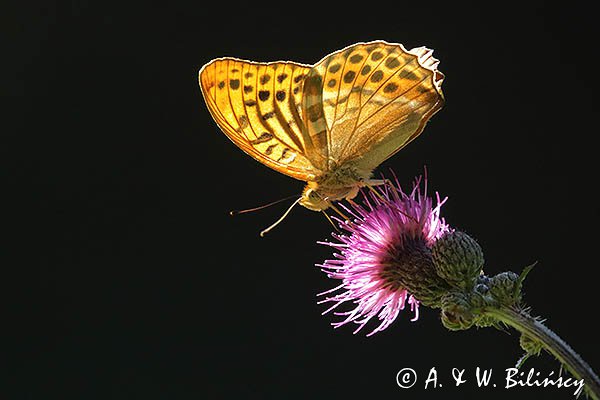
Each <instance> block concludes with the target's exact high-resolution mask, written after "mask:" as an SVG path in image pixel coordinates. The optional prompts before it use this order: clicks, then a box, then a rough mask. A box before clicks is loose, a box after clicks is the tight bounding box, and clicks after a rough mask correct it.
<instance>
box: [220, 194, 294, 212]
mask: <svg viewBox="0 0 600 400" xmlns="http://www.w3.org/2000/svg"><path fill="white" fill-rule="evenodd" d="M294 197H296V195H295V194H293V195H291V196H288V197H284V198H283V199H279V200H275V201H272V202H270V203H269V204H265V205H262V206H258V207H254V208H248V209H246V210H233V211H229V215H232V216H233V215H238V214H245V213H249V212H252V211H258V210H262V209H263V208H267V207H270V206H273V205H275V204H278V203H281V202H282V201H286V200H289V199H293V198H294Z"/></svg>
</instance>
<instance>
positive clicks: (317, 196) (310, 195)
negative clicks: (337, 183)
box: [300, 182, 360, 211]
mask: <svg viewBox="0 0 600 400" xmlns="http://www.w3.org/2000/svg"><path fill="white" fill-rule="evenodd" d="M359 189H360V185H358V184H356V185H352V186H346V187H337V188H331V187H327V186H321V185H319V184H317V183H316V182H309V183H308V184H307V185H306V186H305V187H304V191H303V192H302V197H301V198H300V205H302V206H303V207H306V208H308V209H309V210H312V211H324V210H326V209H328V208H329V207H331V202H333V201H336V200H342V199H353V198H354V197H356V195H357V194H358V191H359Z"/></svg>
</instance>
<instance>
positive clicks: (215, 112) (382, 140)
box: [199, 41, 444, 211]
mask: <svg viewBox="0 0 600 400" xmlns="http://www.w3.org/2000/svg"><path fill="white" fill-rule="evenodd" d="M431 53H432V51H431V50H429V49H427V48H425V47H419V48H415V49H412V50H406V49H405V48H404V47H403V46H402V45H400V44H393V43H387V42H384V41H373V42H367V43H357V44H354V45H351V46H348V47H346V48H344V49H342V50H339V51H336V52H334V53H332V54H330V55H328V56H326V57H324V58H323V59H322V60H321V61H319V62H318V63H316V64H315V65H305V64H299V63H294V62H289V61H281V62H271V63H257V62H251V61H245V60H240V59H236V58H230V57H225V58H219V59H215V60H213V61H211V62H209V63H208V64H206V65H205V66H204V67H202V69H201V70H200V73H199V81H200V87H201V90H202V94H203V96H204V99H205V101H206V104H207V106H208V109H209V111H210V112H211V115H212V116H213V118H214V119H215V121H216V122H217V124H218V125H219V127H220V128H221V129H222V130H223V132H224V133H225V134H226V135H227V136H228V137H229V139H231V140H232V141H233V142H234V143H235V144H236V145H237V146H238V147H240V148H241V149H242V150H243V151H244V152H246V153H247V154H249V155H250V156H252V157H253V158H255V159H256V160H257V161H259V162H261V163H263V164H265V165H266V166H268V167H270V168H272V169H274V170H276V171H278V172H281V173H283V174H286V175H288V176H290V177H293V178H295V179H299V180H302V181H305V182H306V183H307V184H306V186H305V188H304V190H303V192H302V196H301V198H300V199H299V203H300V204H301V205H303V206H304V207H306V208H308V209H310V210H315V211H322V210H325V209H327V208H328V207H330V206H331V204H332V202H335V201H337V200H341V199H351V198H353V197H354V196H356V194H357V193H358V191H359V189H360V188H361V187H364V186H366V185H371V184H376V183H377V182H378V181H374V180H371V174H372V171H373V170H374V169H375V168H376V167H377V166H378V165H379V164H380V163H382V162H383V161H384V160H386V159H387V158H389V157H391V156H392V155H393V154H395V153H396V152H397V151H399V150H400V149H402V148H403V147H404V146H406V145H407V144H408V143H410V142H411V141H412V140H413V139H414V138H416V137H417V136H418V135H419V134H420V133H421V131H422V130H423V128H424V126H425V124H426V123H427V121H428V120H429V118H431V116H432V115H433V114H435V113H436V112H437V111H438V110H439V109H440V108H441V107H442V105H443V101H444V98H443V94H442V91H441V84H442V81H443V78H444V76H443V74H442V73H440V72H439V71H438V70H437V65H438V60H436V59H435V58H433V57H432V56H431Z"/></svg>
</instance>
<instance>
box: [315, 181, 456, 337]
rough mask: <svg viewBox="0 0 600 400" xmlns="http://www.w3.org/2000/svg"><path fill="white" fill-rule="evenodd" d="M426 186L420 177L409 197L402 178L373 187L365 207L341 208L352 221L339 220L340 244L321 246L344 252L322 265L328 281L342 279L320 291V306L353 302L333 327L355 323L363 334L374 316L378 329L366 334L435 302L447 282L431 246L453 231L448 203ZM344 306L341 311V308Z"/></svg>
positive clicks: (335, 306) (383, 327)
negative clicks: (445, 211)
mask: <svg viewBox="0 0 600 400" xmlns="http://www.w3.org/2000/svg"><path fill="white" fill-rule="evenodd" d="M423 181H424V188H423V189H422V188H421V178H417V180H416V181H415V183H414V185H413V189H412V191H411V192H410V193H408V194H407V193H405V192H404V191H402V189H401V187H400V184H399V183H398V180H397V179H395V182H390V181H386V183H385V184H383V185H381V186H378V187H375V188H370V191H368V192H367V193H366V194H365V193H363V194H364V200H363V202H362V205H360V204H357V203H355V202H353V201H349V206H345V205H344V204H340V206H341V207H342V208H343V209H344V210H345V211H346V212H347V213H349V214H350V215H351V218H350V220H342V219H339V218H336V221H337V223H338V224H339V227H340V229H341V230H342V231H343V233H341V234H333V236H334V238H335V239H337V240H338V241H339V242H338V243H332V242H320V243H322V244H325V245H328V246H331V247H333V248H335V249H337V250H338V251H339V253H338V254H334V257H335V259H333V260H327V261H325V262H324V263H323V264H319V265H318V266H319V267H321V269H322V271H323V272H325V273H326V274H327V276H328V277H329V278H332V279H339V280H340V281H341V283H340V284H339V285H338V286H336V287H335V288H333V289H331V290H329V291H326V292H324V293H321V294H320V296H324V298H323V299H322V300H321V301H320V302H319V303H331V304H332V305H331V307H329V308H328V309H327V310H326V311H325V312H323V314H325V313H328V312H330V311H332V310H334V309H336V310H340V308H343V306H342V305H344V304H346V303H351V304H352V305H353V306H354V307H353V308H351V309H350V310H348V311H338V312H335V314H336V315H338V316H342V317H343V319H342V320H341V321H339V322H334V323H333V324H332V325H333V326H334V327H339V326H342V325H345V324H347V323H350V322H353V323H356V324H358V325H359V326H358V328H357V329H356V330H355V331H354V333H357V332H358V331H360V330H361V329H362V328H363V327H364V326H365V325H366V324H367V323H368V322H369V321H370V320H371V319H372V318H373V317H375V316H377V318H378V319H379V321H380V322H379V325H378V326H377V327H376V328H375V329H374V330H372V331H371V332H370V333H369V334H368V335H367V336H370V335H372V334H374V333H376V332H379V331H382V330H384V329H385V328H387V327H388V326H389V325H390V324H391V323H392V322H393V321H394V320H395V319H396V317H397V316H398V314H399V312H400V311H401V310H403V309H404V308H405V307H406V305H407V304H408V305H409V306H410V309H411V311H412V312H413V313H414V317H413V318H412V321H415V320H417V319H418V317H419V304H420V303H424V304H426V305H429V304H436V303H437V302H439V301H440V296H441V295H439V293H442V292H443V290H440V288H445V287H446V283H445V282H444V281H443V280H441V279H440V278H439V277H438V276H437V274H436V272H435V268H434V267H433V264H432V259H431V247H432V246H433V244H434V243H435V242H436V240H438V239H439V238H441V237H442V236H443V235H445V234H446V233H448V232H450V231H451V229H450V227H449V226H448V225H447V224H446V223H445V221H444V219H443V218H441V217H440V208H441V206H442V204H443V203H444V202H445V199H444V200H440V197H439V195H437V193H436V204H435V206H434V201H433V199H432V198H430V197H428V196H427V182H426V179H425V180H423ZM340 306H342V307H340ZM338 307H339V308H338Z"/></svg>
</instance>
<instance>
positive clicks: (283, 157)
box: [199, 58, 322, 181]
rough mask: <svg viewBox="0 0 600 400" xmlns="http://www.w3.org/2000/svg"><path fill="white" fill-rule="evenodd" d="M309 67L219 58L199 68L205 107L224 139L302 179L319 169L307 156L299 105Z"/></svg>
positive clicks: (309, 153) (309, 150)
mask: <svg viewBox="0 0 600 400" xmlns="http://www.w3.org/2000/svg"><path fill="white" fill-rule="evenodd" d="M310 68H311V67H310V66H306V65H302V64H297V63H292V62H274V63H256V62H250V61H244V60H239V59H235V58H220V59H216V60H213V61H211V62H210V63H208V64H206V65H205V66H204V67H202V69H201V70H200V73H199V81H200V87H201V89H202V94H203V96H204V100H205V102H206V104H207V106H208V109H209V111H210V113H211V114H212V116H213V118H214V120H215V121H216V122H217V124H218V125H219V127H220V128H221V130H222V131H223V132H224V133H225V134H226V135H227V136H228V137H229V139H231V140H232V141H233V142H234V143H235V144H236V145H237V146H238V147H240V148H241V149H242V150H243V151H245V152H246V153H247V154H249V155H250V156H252V157H254V158H255V159H256V160H258V161H260V162H261V163H263V164H265V165H267V166H268V167H270V168H273V169H274V170H276V171H279V172H281V173H283V174H285V175H288V176H291V177H293V178H296V179H300V180H303V181H312V180H315V179H316V178H317V176H319V175H320V174H321V173H322V171H321V170H320V169H318V168H317V167H315V165H318V164H317V163H313V161H312V160H311V156H313V153H314V151H313V149H314V144H313V142H312V140H311V138H310V137H309V136H308V135H307V134H306V127H305V126H304V122H303V121H304V119H303V111H302V108H301V107H300V103H301V98H302V90H303V89H302V88H303V80H304V78H305V77H306V75H307V74H308V72H309V71H310Z"/></svg>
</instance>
